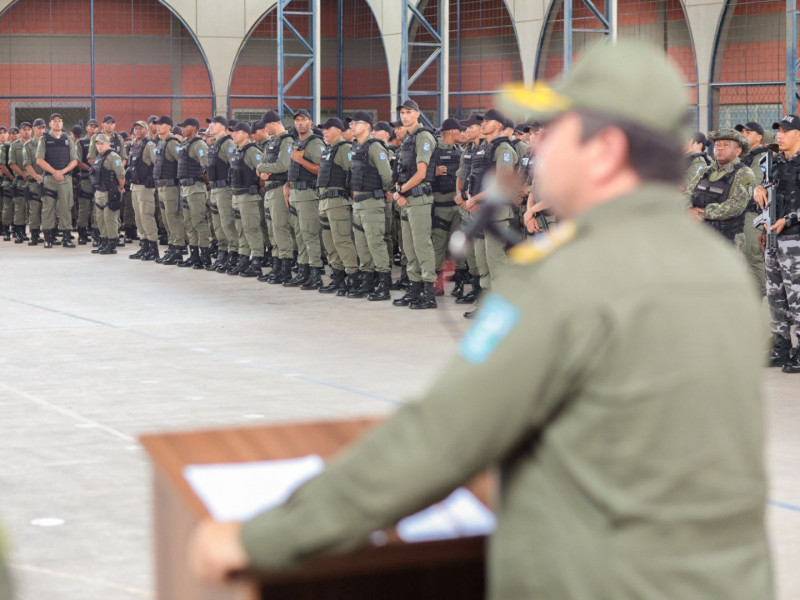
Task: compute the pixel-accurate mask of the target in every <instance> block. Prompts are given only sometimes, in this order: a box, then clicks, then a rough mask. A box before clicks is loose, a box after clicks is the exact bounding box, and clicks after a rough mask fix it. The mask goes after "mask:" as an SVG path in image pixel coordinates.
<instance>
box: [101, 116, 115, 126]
mask: <svg viewBox="0 0 800 600" xmlns="http://www.w3.org/2000/svg"><path fill="white" fill-rule="evenodd" d="M116 122H117V120H116V119H115V118H114V117H112V116H111V115H106V116H105V117H103V123H104V124H105V123H116Z"/></svg>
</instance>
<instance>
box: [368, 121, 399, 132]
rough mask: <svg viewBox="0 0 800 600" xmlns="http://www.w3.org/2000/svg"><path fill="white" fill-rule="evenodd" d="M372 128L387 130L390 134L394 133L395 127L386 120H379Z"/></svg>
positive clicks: (374, 129)
mask: <svg viewBox="0 0 800 600" xmlns="http://www.w3.org/2000/svg"><path fill="white" fill-rule="evenodd" d="M372 129H373V131H385V132H386V133H388V134H390V135H393V134H394V129H393V128H392V126H391V125H389V123H387V122H386V121H378V122H377V123H375V127H373V128H372Z"/></svg>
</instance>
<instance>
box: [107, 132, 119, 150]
mask: <svg viewBox="0 0 800 600" xmlns="http://www.w3.org/2000/svg"><path fill="white" fill-rule="evenodd" d="M106 135H108V134H106ZM108 139H109V143H110V144H111V149H112V150H113V151H114V152H116V153H117V154H119V155H120V156H121V155H122V153H121V152H120V151H121V150H122V142H121V141H120V140H122V136H120V135H119V134H118V133H116V132H115V133H112V134H111V135H109V136H108Z"/></svg>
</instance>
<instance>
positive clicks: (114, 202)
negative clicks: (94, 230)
mask: <svg viewBox="0 0 800 600" xmlns="http://www.w3.org/2000/svg"><path fill="white" fill-rule="evenodd" d="M93 143H94V148H95V150H96V155H95V157H94V159H92V168H91V170H90V175H89V180H90V181H91V182H92V188H94V205H95V207H96V210H97V212H96V213H95V214H98V215H101V216H98V222H97V223H98V228H99V229H100V240H101V243H100V246H98V247H97V248H95V249H94V250H92V254H104V255H107V254H116V253H117V239H118V237H119V211H120V209H121V208H122V194H123V193H124V191H125V190H124V187H125V167H124V166H123V164H122V157H121V156H120V155H119V154H117V153H116V152H115V151H114V149H113V148H112V147H111V138H110V137H109V136H108V135H106V134H105V133H100V134H97V135H95V136H94V140H93Z"/></svg>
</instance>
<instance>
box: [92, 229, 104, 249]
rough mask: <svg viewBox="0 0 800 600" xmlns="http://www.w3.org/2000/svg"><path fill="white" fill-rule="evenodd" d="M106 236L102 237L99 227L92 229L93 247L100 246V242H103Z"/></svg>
mask: <svg viewBox="0 0 800 600" xmlns="http://www.w3.org/2000/svg"><path fill="white" fill-rule="evenodd" d="M104 239H105V238H103V237H100V230H99V229H96V228H95V229H92V248H99V247H100V242H102V241H103V240H104Z"/></svg>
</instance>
